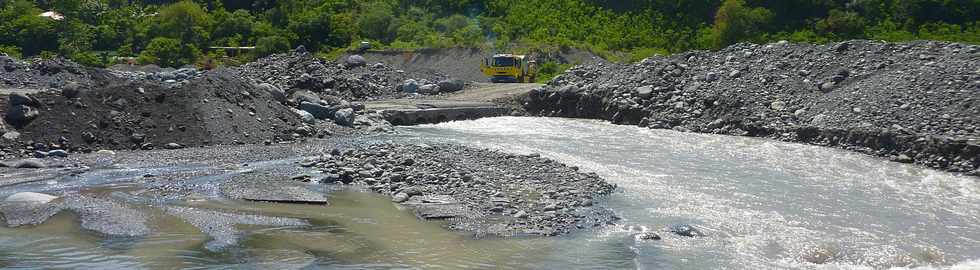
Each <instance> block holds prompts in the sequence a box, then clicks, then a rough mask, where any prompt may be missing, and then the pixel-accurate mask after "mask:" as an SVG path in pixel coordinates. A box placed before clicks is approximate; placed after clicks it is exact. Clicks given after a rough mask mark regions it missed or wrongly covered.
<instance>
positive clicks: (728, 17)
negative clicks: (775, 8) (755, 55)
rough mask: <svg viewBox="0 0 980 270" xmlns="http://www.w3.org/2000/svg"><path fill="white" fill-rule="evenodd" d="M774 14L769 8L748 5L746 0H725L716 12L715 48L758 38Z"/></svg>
mask: <svg viewBox="0 0 980 270" xmlns="http://www.w3.org/2000/svg"><path fill="white" fill-rule="evenodd" d="M772 16H773V14H772V12H770V11H769V10H768V9H765V8H751V7H748V6H746V5H745V1H744V0H725V2H724V3H723V4H722V5H721V7H720V8H718V12H717V13H716V14H715V28H714V33H713V36H714V46H715V48H723V47H725V46H728V45H731V44H734V43H736V42H740V41H746V40H754V39H756V38H757V37H758V35H759V34H760V33H761V30H760V28H761V27H762V25H764V24H766V23H768V22H769V21H770V20H771V19H772Z"/></svg>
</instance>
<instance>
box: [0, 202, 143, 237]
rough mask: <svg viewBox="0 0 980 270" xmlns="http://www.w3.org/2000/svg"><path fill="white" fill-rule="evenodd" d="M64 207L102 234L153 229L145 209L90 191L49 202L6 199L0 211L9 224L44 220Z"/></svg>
mask: <svg viewBox="0 0 980 270" xmlns="http://www.w3.org/2000/svg"><path fill="white" fill-rule="evenodd" d="M15 195H16V194H15ZM32 196H33V195H32ZM22 198H24V197H22ZM38 198H40V197H38ZM64 210H68V211H72V212H74V213H75V214H77V215H78V217H79V219H80V220H81V225H82V228H84V229H86V230H90V231H94V232H98V233H101V234H103V235H107V236H127V237H133V236H143V235H147V234H149V233H150V232H151V230H150V228H149V227H148V226H147V225H146V222H147V218H146V215H145V214H144V213H143V212H141V211H139V210H136V209H132V208H129V207H126V206H124V205H122V204H121V203H118V202H115V201H112V200H107V199H101V198H96V197H92V196H88V195H71V196H66V197H64V198H63V199H62V200H61V201H54V200H52V201H48V202H47V203H37V202H34V203H32V202H6V201H5V202H4V203H3V204H2V205H0V212H2V213H3V215H4V218H5V220H6V221H7V226H9V227H17V226H23V225H37V224H41V223H44V221H46V220H48V218H51V217H52V216H54V215H55V214H58V213H59V212H61V211H64Z"/></svg>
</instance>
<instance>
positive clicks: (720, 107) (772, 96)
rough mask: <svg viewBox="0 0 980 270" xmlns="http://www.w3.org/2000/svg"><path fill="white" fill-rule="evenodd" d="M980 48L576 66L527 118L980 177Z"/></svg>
mask: <svg viewBox="0 0 980 270" xmlns="http://www.w3.org/2000/svg"><path fill="white" fill-rule="evenodd" d="M978 60H980V46H976V45H965V44H957V43H944V42H933V41H929V42H925V41H923V42H911V43H886V42H872V41H846V42H841V43H834V44H828V45H809V44H791V43H787V42H779V43H773V44H768V45H756V44H737V45H733V46H731V47H729V48H726V49H723V50H721V51H718V52H704V51H695V52H688V53H681V54H676V55H672V56H658V57H652V58H648V59H645V60H643V61H641V62H640V63H636V64H631V65H615V64H603V63H596V64H591V65H584V66H578V67H575V68H572V69H570V70H568V71H567V72H565V73H564V74H562V75H560V76H559V77H557V78H555V79H554V80H553V81H551V82H550V83H549V84H548V85H547V86H545V87H544V88H542V89H538V90H535V91H532V93H531V94H530V95H529V98H528V99H527V102H526V104H525V105H526V106H525V107H526V109H527V110H528V112H529V113H531V114H536V115H546V116H564V117H584V118H600V119H607V120H610V121H613V122H615V123H623V124H635V125H640V126H645V127H650V128H667V129H675V130H680V131H693V132H705V133H717V134H730V135H744V136H758V137H769V138H774V139H780V140H785V141H798V142H806V143H812V144H817V145H826V146H834V147H840V148H845V149H850V150H855V151H860V152H863V153H867V154H872V155H878V156H882V157H886V158H890V159H893V160H896V161H901V162H915V163H918V164H923V165H927V166H931V167H934V168H940V169H945V170H950V171H957V172H970V173H974V174H980V172H978V171H977V169H978V168H980V158H978V157H980V98H978V94H980V61H978Z"/></svg>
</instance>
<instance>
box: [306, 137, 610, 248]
mask: <svg viewBox="0 0 980 270" xmlns="http://www.w3.org/2000/svg"><path fill="white" fill-rule="evenodd" d="M301 166H304V167H311V168H317V169H318V170H319V171H320V172H322V173H323V174H325V176H323V177H322V178H319V179H314V180H317V181H319V182H325V183H354V184H360V185H364V186H368V187H369V188H370V189H371V190H373V191H375V192H379V193H381V194H386V195H390V196H392V201H393V202H396V203H400V204H402V205H408V206H410V207H412V208H414V209H415V212H416V215H417V216H418V217H419V218H423V219H448V220H450V224H449V227H450V228H453V229H456V230H464V231H474V232H476V233H477V234H478V235H497V236H513V235H558V234H565V233H568V232H571V231H574V230H577V229H583V228H592V227H598V226H602V225H605V224H607V223H610V222H612V221H613V220H615V216H614V215H613V213H612V212H611V211H609V210H608V209H604V208H601V207H594V200H597V199H598V197H600V196H602V195H607V194H609V193H611V192H612V191H613V190H614V189H615V186H614V185H610V184H608V183H606V182H605V181H604V180H602V178H600V177H599V176H598V175H596V174H594V173H580V172H578V168H577V167H569V166H566V165H564V164H561V163H557V162H555V161H553V160H550V159H547V158H542V157H540V156H538V155H514V154H506V153H501V152H497V151H490V150H481V149H473V148H468V147H462V146H456V145H404V144H372V145H368V146H363V147H358V148H354V149H349V150H340V149H336V150H333V151H332V152H331V153H329V154H325V155H323V156H320V157H318V158H315V159H309V160H304V161H303V162H301ZM300 177H302V176H300Z"/></svg>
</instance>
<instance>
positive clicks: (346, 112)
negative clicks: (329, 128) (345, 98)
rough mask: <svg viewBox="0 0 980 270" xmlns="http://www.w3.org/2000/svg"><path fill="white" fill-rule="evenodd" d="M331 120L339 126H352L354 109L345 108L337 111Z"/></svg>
mask: <svg viewBox="0 0 980 270" xmlns="http://www.w3.org/2000/svg"><path fill="white" fill-rule="evenodd" d="M333 120H334V122H336V123H337V124H338V125H341V126H345V127H350V126H354V109H351V108H346V109H340V110H337V112H335V113H334V116H333Z"/></svg>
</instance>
